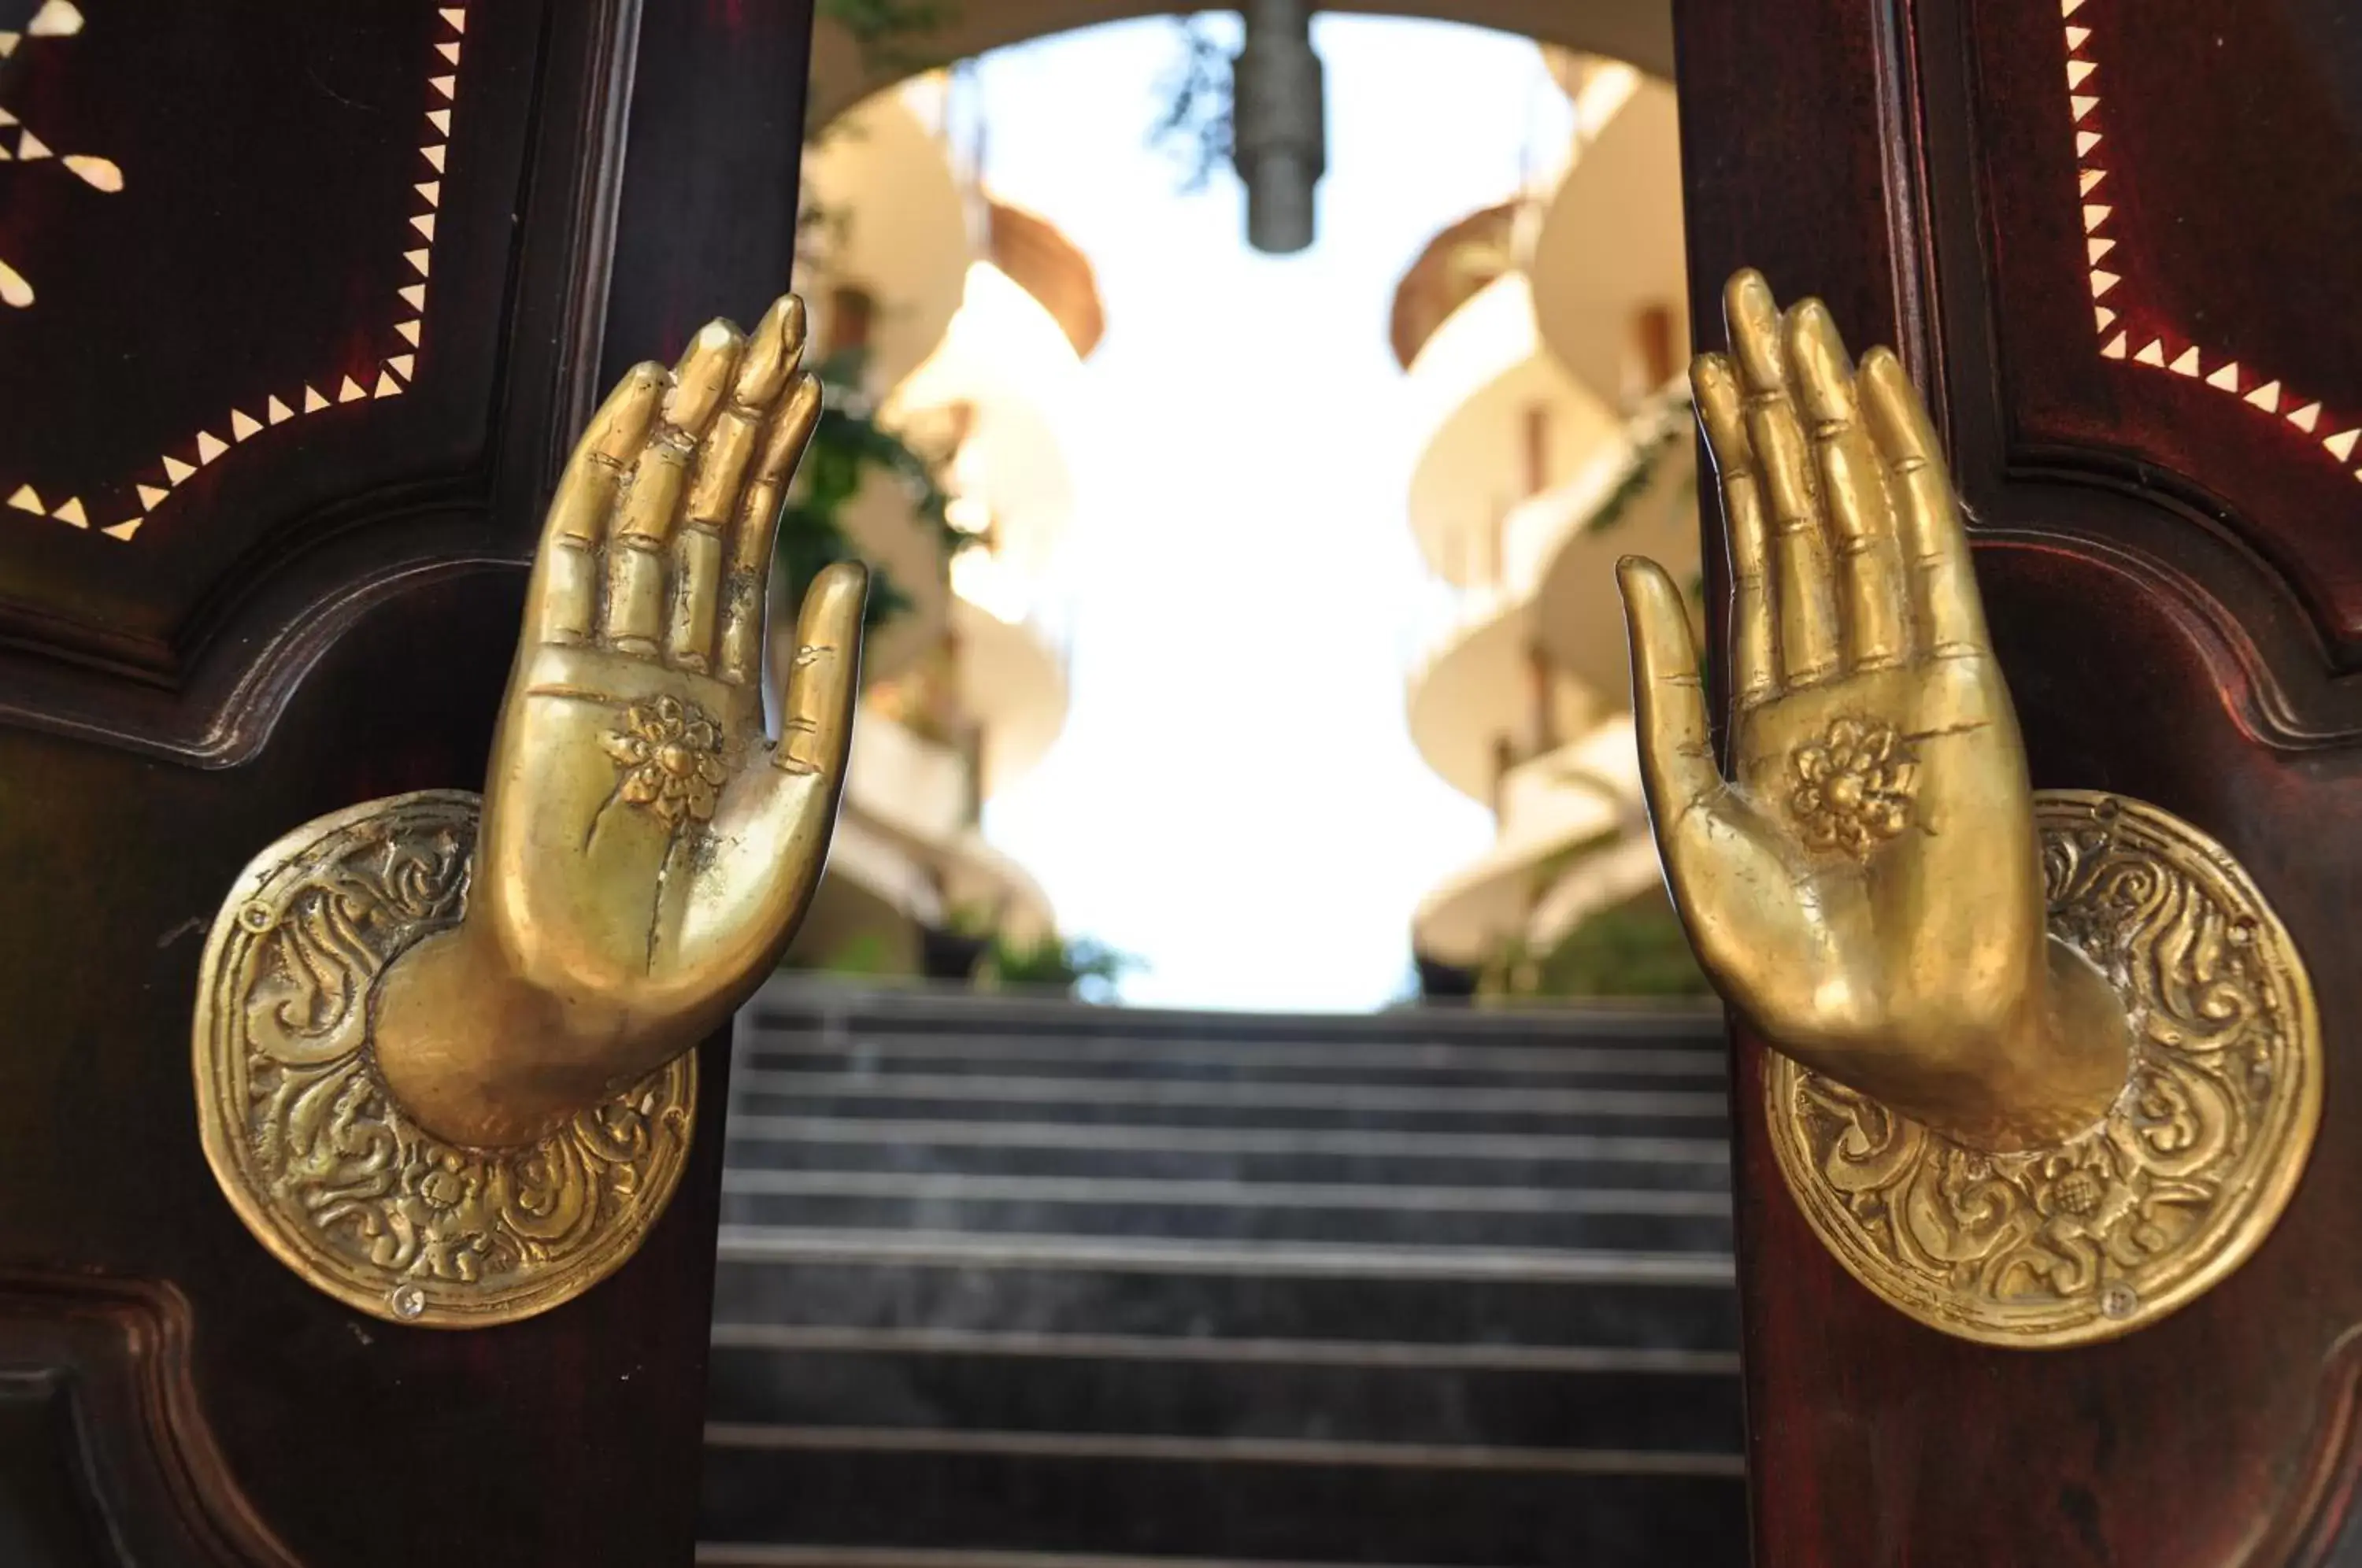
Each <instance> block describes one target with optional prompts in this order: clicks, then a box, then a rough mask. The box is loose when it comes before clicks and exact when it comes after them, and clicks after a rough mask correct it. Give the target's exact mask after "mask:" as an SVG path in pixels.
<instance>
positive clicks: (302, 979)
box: [195, 299, 866, 1327]
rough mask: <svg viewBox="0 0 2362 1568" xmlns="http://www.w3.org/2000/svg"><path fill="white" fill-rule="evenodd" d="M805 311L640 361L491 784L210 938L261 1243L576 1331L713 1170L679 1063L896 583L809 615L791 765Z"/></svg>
mask: <svg viewBox="0 0 2362 1568" xmlns="http://www.w3.org/2000/svg"><path fill="white" fill-rule="evenodd" d="M804 326H805V323H804V311H803V307H802V305H801V304H800V303H798V302H797V301H795V300H793V299H782V300H780V301H779V302H778V304H775V305H774V306H773V307H772V308H771V310H770V312H769V314H768V315H766V316H765V317H764V318H763V321H762V323H761V325H760V326H757V327H756V329H755V330H754V332H752V333H751V334H746V335H741V334H740V333H739V332H738V331H737V329H736V328H734V327H733V326H730V325H729V324H728V323H726V322H715V323H713V324H712V325H710V326H707V327H705V328H704V329H703V330H702V331H701V332H700V333H698V335H697V337H695V338H694V339H693V340H692V341H691V343H690V346H689V348H688V350H687V352H686V353H684V354H683V356H682V357H681V359H680V361H679V364H678V365H677V366H675V367H674V368H673V369H672V370H669V371H668V370H665V369H663V368H662V367H660V366H657V365H642V366H639V367H638V368H636V369H635V370H633V371H632V372H631V373H630V374H629V375H628V376H626V377H625V378H624V382H623V384H622V385H621V386H619V387H618V388H617V389H616V390H615V392H614V393H613V395H612V396H610V397H609V398H608V399H607V401H606V403H604V404H603V405H602V407H601V408H600V410H599V412H598V413H597V414H595V415H594V416H593V417H592V419H591V421H590V429H589V430H588V432H587V433H586V434H585V435H584V436H583V437H582V440H581V443H580V445H579V447H577V448H576V450H575V453H574V456H573V458H572V460H571V461H570V462H569V463H568V467H567V469H566V473H565V476H564V478H563V479H562V480H560V481H559V484H558V488H557V494H556V496H555V498H554V499H553V500H552V502H551V503H550V507H549V513H548V519H547V523H546V527H545V530H544V532H543V536H542V539H541V544H540V547H539V549H538V551H537V553H536V555H535V561H534V567H533V575H532V579H531V582H530V584H529V586H528V589H527V591H526V600H525V613H524V635H523V637H522V639H521V641H520V645H519V646H518V650H517V657H516V663H515V665H514V667H513V669H512V671H511V673H510V678H509V686H508V691H507V695H506V698H505V700H504V701H503V704H502V710H501V715H500V722H499V727H498V730H497V731H496V733H495V734H494V737H493V741H492V748H491V767H490V772H489V776H488V778H486V781H485V785H484V792H483V796H482V800H481V802H480V808H479V805H478V802H476V801H473V800H471V799H470V798H469V797H466V796H463V795H458V794H456V793H452V792H447V791H430V792H427V793H424V794H418V795H409V796H402V797H397V798H395V799H393V800H390V801H372V802H369V803H367V804H364V805H361V806H356V807H352V808H348V810H346V811H343V812H336V813H333V814H331V815H330V816H327V817H324V818H321V819H319V820H318V821H316V822H314V823H307V824H305V825H304V827H302V828H299V829H297V830H296V831H295V832H293V833H292V834H288V835H287V836H286V837H285V838H282V839H281V841H280V842H279V843H278V844H275V845H271V846H270V848H269V849H267V850H265V851H264V852H263V853H262V854H261V855H260V856H258V857H257V858H256V859H255V861H254V862H253V863H252V864H251V865H249V866H248V867H247V869H246V871H245V872H244V873H243V874H242V875H241V877H240V878H239V879H238V882H237V885H236V887H235V889H233V891H232V893H231V896H230V898H229V900H227V901H226V903H225V904H224V906H223V909H222V912H221V915H220V917H219V918H218V919H217V920H216V922H215V928H214V933H213V936H212V939H211V940H210V942H209V943H208V944H207V948H206V954H205V959H204V970H203V975H202V978H201V989H200V993H199V998H198V1005H197V1013H196V1028H195V1061H196V1072H197V1091H198V1109H199V1118H200V1122H201V1125H202V1128H203V1132H204V1143H205V1150H206V1154H207V1157H208V1158H209V1160H210V1161H211V1162H212V1164H213V1166H214V1170H215V1175H216V1176H217V1177H218V1178H219V1180H220V1181H221V1184H222V1187H223V1189H224V1191H225V1193H226V1195H227V1196H228V1197H229V1198H230V1200H231V1202H232V1203H233V1204H234V1205H235V1206H236V1207H237V1209H238V1212H239V1214H240V1216H241V1217H242V1218H244V1219H245V1220H246V1221H247V1223H248V1226H249V1227H250V1228H251V1229H253V1231H255V1233H256V1235H257V1236H258V1237H259V1238H260V1239H261V1240H262V1241H263V1242H264V1243H265V1244H266V1245H267V1246H269V1247H270V1248H271V1250H272V1251H274V1252H275V1253H278V1254H279V1255H280V1256H281V1257H282V1258H283V1259H285V1260H286V1261H287V1262H288V1263H289V1264H291V1265H292V1266H294V1267H295V1268H296V1269H297V1270H298V1271H299V1272H301V1273H303V1274H304V1276H305V1277H306V1278H307V1279H309V1280H311V1281H312V1283H314V1284H315V1285H317V1286H320V1287H321V1288H322V1289H324V1290H327V1291H329V1292H331V1293H332V1294H335V1295H337V1296H338V1297H340V1298H341V1299H344V1300H346V1301H348V1303H350V1304H351V1305H353V1306H356V1307H358V1308H359V1309H363V1310H367V1311H370V1312H374V1313H377V1314H378V1315H380V1316H383V1317H388V1318H391V1319H392V1320H397V1321H403V1322H414V1323H423V1324H426V1325H430V1326H438V1327H460V1326H469V1325H472V1324H475V1323H481V1322H494V1321H501V1320H507V1319H512V1318H515V1317H521V1316H524V1315H528V1314H530V1313H532V1312H537V1311H542V1310H546V1309H548V1308H549V1307H551V1306H554V1305H556V1304H557V1303H558V1302H560V1301H562V1300H564V1299H566V1298H567V1297H569V1296H571V1295H573V1294H575V1293H577V1292H579V1291H580V1290H582V1289H585V1288H587V1287H588V1286H590V1284H592V1283H595V1282H596V1280H597V1279H599V1278H600V1277H602V1276H603V1275H605V1274H606V1273H607V1272H610V1271H612V1270H613V1268H615V1267H618V1266H620V1265H621V1264H622V1263H623V1262H624V1260H626V1259H627V1258H629V1257H630V1255H631V1254H632V1252H633V1251H634V1249H635V1247H636V1246H637V1244H638V1242H639V1240H640V1238H641V1237H642V1236H643V1235H644V1234H645V1233H646V1230H647V1228H648V1227H649V1226H650V1225H651V1224H653V1223H654V1221H655V1219H656V1217H657V1214H658V1213H660V1212H661V1210H662V1208H663V1206H664V1202H665V1199H666V1198H667V1197H668V1195H669V1193H670V1191H671V1187H672V1185H673V1183H674V1182H675V1181H676V1180H677V1179H678V1177H679V1173H680V1170H681V1168H682V1164H683V1159H684V1156H685V1152H686V1149H687V1146H688V1142H689V1137H690V1119H691V1118H692V1117H693V1115H694V1110H695V1073H694V1060H693V1058H685V1057H684V1055H683V1054H684V1053H686V1052H688V1051H689V1050H690V1047H692V1046H694V1045H695V1044H696V1043H697V1042H698V1041H699V1040H700V1039H701V1038H702V1037H703V1036H705V1035H706V1034H708V1033H709V1032H712V1030H713V1029H714V1028H716V1027H717V1026H719V1025H720V1024H722V1023H723V1022H724V1021H726V1020H727V1019H728V1018H729V1017H730V1015H731V1013H732V1012H733V1011H734V1010H735V1009H736V1008H737V1007H738V1006H739V1004H741V1003H742V1002H743V1001H745V999H746V997H747V996H748V995H749V994H750V993H751V992H752V991H753V989H754V988H755V987H756V985H757V984H758V983H759V982H760V980H761V979H762V977H764V976H765V975H767V973H769V971H770V970H771V968H772V966H774V965H775V964H776V963H777V962H778V955H779V954H780V952H781V951H782V950H783V949H784V948H785V947H786V945H787V943H788V941H789V937H790V935H791V934H792V933H793V931H794V928H795V925H796V922H797V921H798V920H799V919H800V917H801V914H802V912H803V910H804V907H805V905H806V904H807V903H808V902H809V901H810V900H811V895H812V892H813V889H814V888H815V887H816V885H817V884H818V882H819V879H820V874H821V868H822V862H823V860H824V857H825V856H826V852H827V847H828V839H829V834H830V831H831V828H832V826H833V822H834V818H835V812H836V805H837V797H838V793H839V790H840V787H841V784H842V781H843V778H844V765H845V759H846V753H847V747H848V745H849V739H850V735H851V732H852V721H853V710H854V704H855V700H856V696H857V693H858V688H859V679H858V676H859V664H860V635H861V616H862V609H863V601H864V598H865V594H866V575H865V573H864V572H863V570H862V569H861V568H860V567H859V566H858V565H855V564H849V563H847V564H840V565H836V566H832V567H830V568H828V569H826V570H825V571H823V572H822V573H821V575H820V577H819V578H818V580H816V581H815V582H814V583H813V584H812V585H811V589H810V591H808V592H807V594H806V596H805V599H804V603H803V606H802V613H801V615H800V621H799V624H798V625H797V627H796V629H795V634H794V635H795V637H796V646H795V654H794V657H793V658H792V660H790V661H789V668H790V669H791V674H790V676H789V680H788V683H787V689H786V690H785V691H784V692H782V693H781V694H780V696H781V706H782V708H783V711H784V720H783V723H782V724H781V728H780V734H778V737H777V738H776V739H775V738H773V737H772V736H770V735H769V734H767V733H766V730H765V727H764V708H763V685H762V681H763V672H764V670H765V668H766V666H767V663H768V661H767V659H766V657H765V626H764V614H765V609H766V603H767V597H768V596H767V591H766V590H767V582H768V579H769V575H770V566H771V553H772V545H773V540H774V536H775V530H776V527H777V524H778V513H779V506H780V502H781V500H782V496H783V491H784V488H785V486H786V485H787V483H788V481H789V478H790V476H791V475H792V473H793V470H794V468H795V465H796V462H797V460H798V458H800V456H801V454H802V452H803V449H804V447H805V445H806V443H807V442H808V441H809V439H810V438H811V433H812V430H813V428H814V426H815V425H816V423H817V421H818V419H819V416H820V409H821V398H820V387H819V384H818V382H817V381H815V380H814V379H813V378H812V377H811V375H809V374H807V373H804V372H803V371H802V370H800V359H801V356H802V352H803V348H804Z"/></svg>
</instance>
